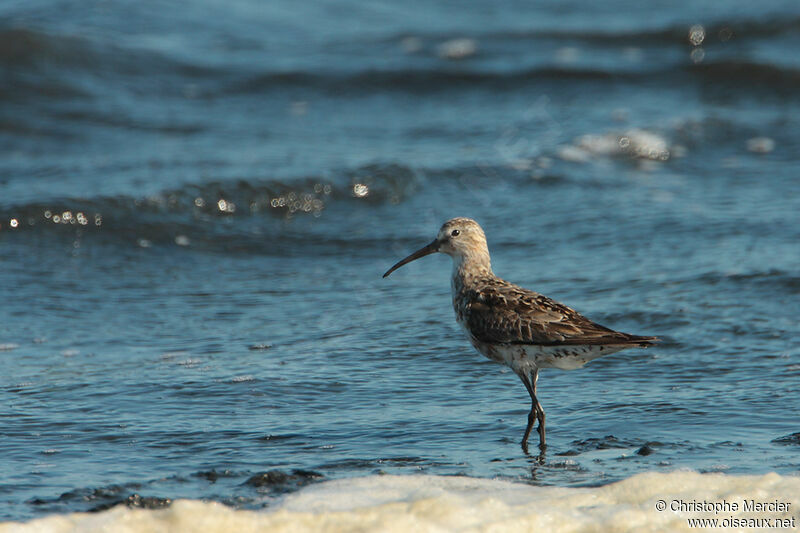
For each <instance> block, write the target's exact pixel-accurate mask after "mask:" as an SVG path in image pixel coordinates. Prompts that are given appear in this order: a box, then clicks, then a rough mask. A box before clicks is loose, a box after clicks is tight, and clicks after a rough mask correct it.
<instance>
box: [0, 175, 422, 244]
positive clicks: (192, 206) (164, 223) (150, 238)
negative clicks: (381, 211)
mask: <svg viewBox="0 0 800 533" xmlns="http://www.w3.org/2000/svg"><path fill="white" fill-rule="evenodd" d="M420 179H421V178H420V176H419V173H418V172H417V171H415V170H413V169H411V168H409V167H406V166H403V165H398V164H373V165H367V166H363V167H359V168H356V169H353V170H349V171H342V172H339V173H338V174H337V175H335V176H334V177H333V178H324V179H323V178H314V177H308V178H304V179H298V180H294V181H291V182H284V181H277V180H264V181H256V180H251V181H247V180H239V181H232V182H207V183H203V184H198V185H194V184H190V185H187V186H184V187H181V188H179V189H173V190H167V191H164V192H161V193H158V194H154V195H150V196H146V197H132V196H124V195H123V196H115V197H96V198H65V199H60V200H53V201H48V202H33V203H28V204H24V205H18V206H13V205H12V206H7V207H4V208H3V209H2V210H0V236H1V235H4V234H5V235H6V236H9V235H14V234H16V235H23V234H27V235H30V234H36V235H42V234H48V235H49V234H55V235H61V236H65V237H67V238H73V237H75V236H76V235H79V236H85V235H88V234H99V235H102V236H109V237H113V238H115V239H119V238H121V239H122V240H123V241H125V242H137V243H139V245H140V246H144V247H148V246H150V245H153V244H168V243H169V244H178V245H189V244H195V245H203V244H204V245H206V246H223V247H228V248H230V247H234V248H235V247H237V246H245V247H249V246H250V245H251V244H252V243H254V242H258V243H261V244H258V246H260V247H263V246H264V245H265V244H266V243H268V242H269V241H270V239H272V244H276V240H280V239H283V241H285V242H283V244H285V245H287V246H288V245H292V244H295V239H296V236H293V235H291V232H286V231H282V232H275V233H273V234H271V235H269V236H263V235H261V233H262V232H263V228H264V226H265V225H269V221H272V222H273V223H278V224H280V223H282V222H283V221H286V220H287V219H291V218H295V217H299V216H311V217H315V216H320V215H321V214H322V212H323V211H325V210H327V209H330V208H331V207H332V206H333V207H335V208H343V209H352V208H353V207H355V206H380V205H384V204H387V203H388V204H395V203H399V202H402V201H403V200H404V199H405V198H406V197H407V196H408V195H410V194H413V192H414V191H415V189H416V187H417V186H418V184H419V181H420ZM265 221H266V222H265ZM222 237H224V239H223V238H222ZM308 238H309V239H311V240H313V239H314V238H313V237H311V236H308ZM318 240H319V242H316V241H315V242H314V243H311V244H315V245H319V246H321V247H323V248H324V247H325V246H341V245H342V242H339V241H337V240H336V239H333V240H332V239H330V237H327V238H323V237H318ZM278 244H280V243H278ZM281 248H282V247H281V246H277V247H276V248H275V249H281ZM265 249H266V248H265Z"/></svg>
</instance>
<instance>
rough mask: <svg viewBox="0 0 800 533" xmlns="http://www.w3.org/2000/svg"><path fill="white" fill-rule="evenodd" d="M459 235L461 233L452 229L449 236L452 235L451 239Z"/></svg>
mask: <svg viewBox="0 0 800 533" xmlns="http://www.w3.org/2000/svg"><path fill="white" fill-rule="evenodd" d="M459 233H461V232H460V231H458V230H457V229H454V230H453V231H451V232H450V235H452V236H453V237H458V234H459Z"/></svg>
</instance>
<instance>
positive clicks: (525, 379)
mask: <svg viewBox="0 0 800 533" xmlns="http://www.w3.org/2000/svg"><path fill="white" fill-rule="evenodd" d="M519 377H520V379H522V383H524V384H525V388H526V389H528V394H530V395H531V412H530V413H528V426H527V427H526V428H525V435H523V436H522V443H521V444H522V449H523V450H524V451H526V452H527V451H528V437H530V434H531V430H532V429H533V425H534V424H535V423H536V420H539V448H541V449H542V450H544V448H545V446H546V444H545V439H544V410H543V409H542V406H541V405H539V400H538V399H537V398H536V381H537V380H538V379H539V370H534V371H533V372H531V375H527V374H520V376H519Z"/></svg>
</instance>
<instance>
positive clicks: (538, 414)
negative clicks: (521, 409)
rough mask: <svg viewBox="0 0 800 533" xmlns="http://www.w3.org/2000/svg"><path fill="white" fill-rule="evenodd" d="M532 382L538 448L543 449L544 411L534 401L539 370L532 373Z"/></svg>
mask: <svg viewBox="0 0 800 533" xmlns="http://www.w3.org/2000/svg"><path fill="white" fill-rule="evenodd" d="M531 381H532V382H533V383H532V385H533V393H532V394H531V397H532V398H533V402H534V403H535V404H536V418H537V419H538V420H539V448H541V449H543V450H544V449H545V447H546V446H547V444H546V443H545V440H544V409H543V408H542V404H541V403H539V400H538V399H536V382H537V381H539V370H538V369H537V370H534V371H533V377H532V378H531Z"/></svg>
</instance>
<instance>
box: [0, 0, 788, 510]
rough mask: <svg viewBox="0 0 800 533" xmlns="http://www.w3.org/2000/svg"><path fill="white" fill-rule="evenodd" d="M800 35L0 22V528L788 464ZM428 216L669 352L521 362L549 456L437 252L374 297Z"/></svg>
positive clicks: (558, 11) (307, 8) (643, 16)
mask: <svg viewBox="0 0 800 533" xmlns="http://www.w3.org/2000/svg"><path fill="white" fill-rule="evenodd" d="M798 45H800V5H798V4H797V3H796V2H789V1H765V2H759V3H757V4H753V3H752V2H743V1H727V2H714V3H697V2H690V1H678V2H652V3H650V2H648V3H640V2H630V1H624V0H612V1H610V2H602V3H596V2H588V1H587V0H572V1H568V2H528V1H526V2H521V1H513V2H507V3H503V4H491V3H487V2H472V1H468V2H448V1H444V0H440V1H436V2H419V3H417V2H414V3H411V4H408V3H406V4H402V3H397V2H384V1H377V2H363V1H355V0H349V1H348V0H338V1H335V2H313V3H308V4H303V5H298V4H297V3H296V2H289V1H285V0H276V1H273V2H268V3H263V2H257V1H254V0H236V1H234V2H218V1H213V0H192V1H187V2H179V3H173V2H163V1H159V0H145V1H141V2H103V1H95V2H74V1H68V0H64V1H56V0H29V1H10V2H8V1H7V2H4V3H2V4H0V302H2V305H1V306H0V361H2V368H3V369H4V370H3V372H2V375H1V376H0V399H1V400H2V401H1V403H0V404H1V405H2V406H3V408H2V411H0V413H2V424H1V425H0V436H2V444H0V450H2V454H1V455H2V459H0V518H2V519H28V518H31V517H37V516H42V515H45V514H50V513H56V512H58V513H61V512H69V511H84V510H91V509H98V508H102V507H105V506H108V505H113V504H114V503H117V502H120V501H128V502H131V501H134V500H135V498H134V497H133V496H132V495H134V494H138V495H140V496H142V497H144V498H146V499H147V498H150V499H152V501H155V502H156V504H157V503H158V502H159V501H162V500H159V499H166V498H168V499H175V498H201V499H209V500H216V501H221V502H224V503H226V504H230V505H233V506H236V507H245V508H261V507H264V506H268V505H270V501H271V499H270V497H271V496H274V495H277V494H283V493H285V492H287V491H292V490H295V489H297V488H298V487H300V486H303V485H305V484H307V483H311V482H314V481H317V480H320V479H335V478H345V477H353V476H361V475H365V474H374V473H379V472H385V473H391V474H413V473H419V472H424V473H428V474H440V475H448V474H463V475H467V476H475V477H486V478H493V477H498V478H502V479H510V480H515V481H520V482H525V483H531V484H537V485H556V486H594V485H601V484H605V483H609V482H612V481H616V480H620V479H625V478H628V477H630V476H631V475H634V474H636V473H639V472H643V471H652V470H657V471H670V470H674V469H677V468H689V469H694V470H698V471H703V472H706V471H722V472H728V473H765V472H769V471H777V472H779V473H782V474H796V473H797V471H798V469H799V468H800V445H799V444H798V443H800V437H798V436H797V435H798V432H800V418H798V415H797V413H798V412H799V411H800V388H798V386H797V384H798V378H800V350H798V342H799V341H800V335H798V316H800V298H799V296H800V273H799V272H800V247H799V246H798V243H800V215H798V213H800V200H799V198H800V179H798V171H797V168H798V162H800V159H799V158H798V153H800V140H799V139H800V97H798V95H800V90H799V89H800V63H798V59H797V57H798V56H797V54H796V50H797V47H798ZM453 216H469V217H472V218H475V219H476V220H478V221H479V222H480V223H481V224H482V226H483V227H484V229H485V231H486V233H487V237H488V239H489V245H490V249H491V252H492V257H493V266H494V269H495V272H496V273H497V274H498V275H500V276H502V277H504V278H506V279H508V280H510V281H513V282H516V283H519V284H521V285H523V286H525V287H529V288H532V289H534V290H537V291H538V292H541V293H544V294H547V295H548V296H551V297H553V298H555V299H557V300H559V301H562V302H564V303H566V304H568V305H570V306H571V307H574V308H576V309H577V310H579V311H580V312H582V313H584V314H586V315H588V316H589V317H590V318H592V319H594V320H596V321H598V322H600V323H602V324H605V325H607V326H609V327H612V328H615V329H619V330H622V331H628V332H631V333H637V334H646V335H658V336H659V337H661V338H662V339H663V342H662V343H661V344H660V345H659V346H658V347H655V348H651V349H648V350H646V351H644V350H630V351H626V352H621V353H618V354H614V355H611V356H608V357H605V358H601V359H599V360H597V361H595V362H593V363H591V364H589V365H587V366H586V367H585V368H584V369H581V370H577V371H573V372H563V371H557V370H549V371H543V372H542V373H541V375H540V378H541V379H540V382H539V389H540V399H541V402H542V404H543V406H544V408H545V410H546V411H547V414H548V443H549V446H548V450H547V453H546V454H545V455H543V456H538V455H526V454H524V453H523V452H522V450H521V449H520V447H519V443H518V441H519V439H520V437H521V434H522V431H523V429H524V426H525V422H526V415H527V411H528V408H529V399H528V395H527V393H526V391H525V388H524V387H523V385H522V383H521V382H520V381H519V380H518V379H517V377H516V376H515V375H514V374H513V373H511V372H510V371H509V370H507V369H505V368H503V367H500V366H497V365H494V364H493V363H491V362H489V361H488V360H485V359H483V358H482V357H481V356H480V355H478V354H477V353H475V352H474V351H473V350H472V348H471V347H470V346H469V344H468V342H467V341H466V340H465V339H464V338H463V335H462V334H461V332H460V331H459V330H458V329H457V326H456V324H455V320H454V317H453V312H452V309H451V307H450V296H449V290H450V289H449V280H448V277H449V273H450V264H449V260H448V259H447V258H445V257H439V256H434V257H429V258H426V259H424V260H421V261H419V262H416V263H413V264H411V265H408V266H406V267H404V268H403V269H402V270H400V271H398V272H397V273H395V274H393V275H392V277H391V278H389V279H381V274H382V273H383V272H384V271H385V270H386V269H387V268H388V267H389V266H391V265H392V264H393V263H394V262H395V261H397V260H398V259H400V258H402V257H404V256H405V255H406V254H408V253H409V252H411V251H413V250H415V249H417V248H418V247H420V246H422V245H424V244H426V243H427V242H429V241H430V240H431V239H432V238H433V236H434V235H435V233H436V231H437V230H438V228H439V226H440V224H441V223H442V222H444V221H445V220H446V219H448V218H450V217H453ZM637 452H638V453H637ZM265 473H268V474H265ZM137 501H138V500H137ZM148 501H150V500H148Z"/></svg>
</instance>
